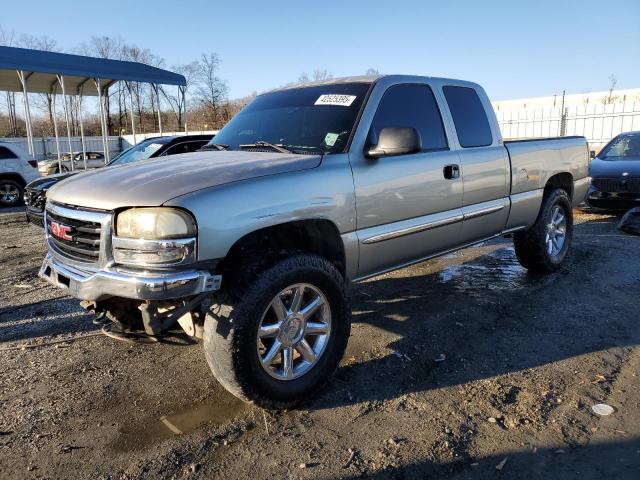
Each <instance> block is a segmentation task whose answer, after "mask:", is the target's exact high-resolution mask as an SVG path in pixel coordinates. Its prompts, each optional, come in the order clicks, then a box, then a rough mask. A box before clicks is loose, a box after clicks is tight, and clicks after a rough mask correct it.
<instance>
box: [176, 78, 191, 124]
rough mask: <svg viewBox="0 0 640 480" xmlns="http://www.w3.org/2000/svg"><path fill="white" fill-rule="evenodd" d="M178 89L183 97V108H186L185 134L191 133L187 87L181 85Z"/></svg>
mask: <svg viewBox="0 0 640 480" xmlns="http://www.w3.org/2000/svg"><path fill="white" fill-rule="evenodd" d="M178 90H179V91H180V96H181V97H182V108H183V109H184V134H185V135H189V128H188V127H187V95H186V93H187V92H186V90H187V89H186V87H184V86H182V85H179V86H178Z"/></svg>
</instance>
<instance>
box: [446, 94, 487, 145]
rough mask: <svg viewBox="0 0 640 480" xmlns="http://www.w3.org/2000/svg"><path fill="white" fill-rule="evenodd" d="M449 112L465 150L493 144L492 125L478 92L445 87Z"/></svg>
mask: <svg viewBox="0 0 640 480" xmlns="http://www.w3.org/2000/svg"><path fill="white" fill-rule="evenodd" d="M442 90H443V92H444V96H445V99H446V100H447V105H448V106H449V111H450V112H451V116H452V117H453V123H454V125H455V127H456V132H457V134H458V142H459V143H460V146H461V147H463V148H470V147H486V146H489V145H491V144H492V143H493V136H492V134H491V125H490V124H489V119H488V118H487V112H486V110H485V108H484V106H483V105H482V101H481V100H480V97H478V92H476V91H475V90H474V89H473V88H470V87H458V86H446V87H443V89H442Z"/></svg>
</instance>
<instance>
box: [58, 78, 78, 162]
mask: <svg viewBox="0 0 640 480" xmlns="http://www.w3.org/2000/svg"><path fill="white" fill-rule="evenodd" d="M56 76H57V77H58V83H59V84H60V86H61V87H62V106H63V107H64V118H65V121H66V123H67V143H68V144H69V167H70V170H71V171H72V172H73V171H74V170H75V169H76V168H75V163H76V159H75V155H74V153H73V145H71V120H70V116H69V105H68V104H67V101H68V98H67V90H66V88H65V86H64V75H56Z"/></svg>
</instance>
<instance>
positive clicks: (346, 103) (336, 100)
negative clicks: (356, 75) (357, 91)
mask: <svg viewBox="0 0 640 480" xmlns="http://www.w3.org/2000/svg"><path fill="white" fill-rule="evenodd" d="M356 98H357V97H356V96H355V95H336V94H327V95H320V96H319V97H318V99H317V100H316V103H315V104H314V105H338V106H340V107H350V106H351V104H352V103H353V101H354V100H355V99H356Z"/></svg>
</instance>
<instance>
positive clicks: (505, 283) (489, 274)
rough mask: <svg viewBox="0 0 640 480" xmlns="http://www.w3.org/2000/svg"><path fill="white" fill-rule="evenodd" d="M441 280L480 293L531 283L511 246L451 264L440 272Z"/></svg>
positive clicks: (476, 294) (514, 287)
mask: <svg viewBox="0 0 640 480" xmlns="http://www.w3.org/2000/svg"><path fill="white" fill-rule="evenodd" d="M438 279H439V280H440V281H441V282H443V283H446V284H448V285H451V286H452V287H453V288H455V289H456V290H459V291H464V292H466V293H468V294H470V295H473V296H480V295H482V294H483V293H484V292H485V291H486V290H517V289H520V288H523V287H525V286H526V285H527V284H529V285H530V283H531V279H530V278H529V276H528V274H527V270H526V269H525V268H524V267H522V266H521V265H520V264H519V263H518V259H517V258H516V256H515V254H514V252H513V250H512V249H511V248H501V249H497V250H494V251H492V252H490V253H488V254H485V255H483V256H480V257H477V258H476V259H474V260H472V261H470V262H468V263H459V264H455V265H451V266H449V267H447V268H445V269H443V270H442V271H440V272H438Z"/></svg>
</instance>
